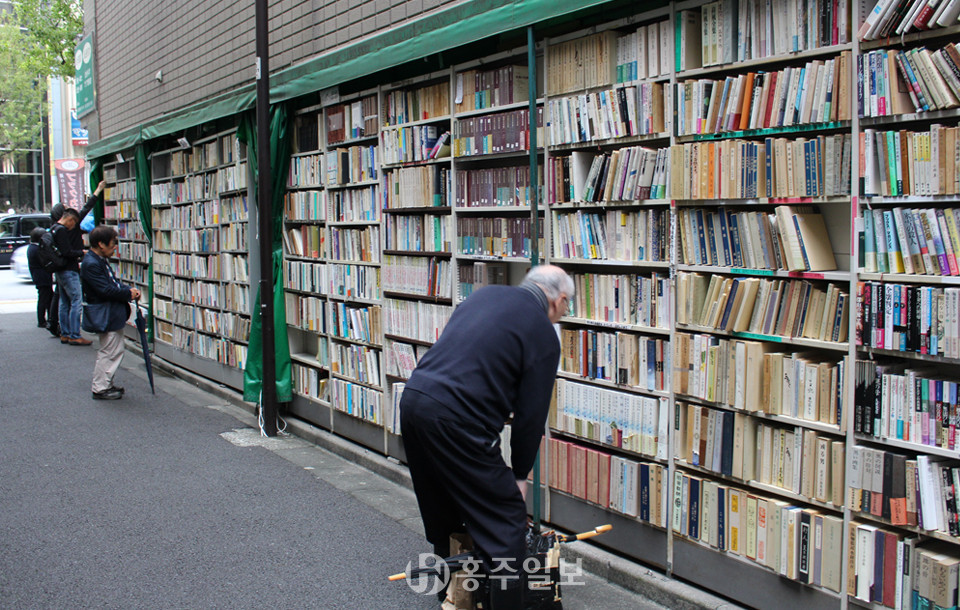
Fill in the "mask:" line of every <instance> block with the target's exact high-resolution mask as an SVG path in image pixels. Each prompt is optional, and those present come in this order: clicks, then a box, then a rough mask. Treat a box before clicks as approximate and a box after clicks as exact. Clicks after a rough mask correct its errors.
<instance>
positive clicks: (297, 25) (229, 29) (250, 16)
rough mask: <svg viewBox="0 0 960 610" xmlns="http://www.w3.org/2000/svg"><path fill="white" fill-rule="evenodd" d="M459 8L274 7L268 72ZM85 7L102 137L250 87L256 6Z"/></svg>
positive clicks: (107, 0)
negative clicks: (437, 12)
mask: <svg viewBox="0 0 960 610" xmlns="http://www.w3.org/2000/svg"><path fill="white" fill-rule="evenodd" d="M460 1H464V0H271V1H270V9H269V12H270V68H271V72H275V71H277V70H279V69H282V68H285V67H287V66H290V65H292V64H294V63H298V62H301V61H303V60H305V59H309V58H311V57H314V56H316V55H319V54H320V53H323V52H324V51H327V50H330V49H334V48H336V47H339V46H342V45H344V44H347V43H349V42H351V41H352V40H355V39H357V38H360V37H362V36H366V35H369V34H373V33H375V32H377V31H380V30H384V29H387V28H390V27H392V26H395V25H397V24H400V23H403V22H405V21H408V20H410V19H415V18H417V17H418V16H420V15H422V14H423V13H425V12H428V11H432V10H435V9H437V8H439V7H441V6H448V5H450V4H454V3H456V2H460ZM85 8H86V15H85V17H86V22H87V28H88V29H87V31H90V28H95V29H96V43H97V63H98V66H97V67H98V74H97V77H98V78H97V79H98V91H97V94H98V106H99V118H100V131H101V134H102V136H103V137H106V136H110V135H112V134H114V133H117V132H119V131H122V130H124V129H126V128H129V127H131V126H133V125H137V124H140V123H141V122H143V121H145V120H148V119H151V118H154V117H157V116H160V115H162V114H164V113H168V112H171V111H173V110H176V109H178V108H182V107H184V106H187V105H190V104H193V103H196V102H199V101H202V100H204V99H207V98H209V97H211V96H214V95H217V94H220V93H224V92H228V91H231V90H233V89H236V88H237V87H238V86H241V85H244V84H247V83H252V82H253V78H254V67H253V66H254V60H255V56H256V49H255V39H254V2H253V0H243V1H240V2H237V1H233V0H95V1H94V0H86V2H85ZM91 15H93V18H91ZM158 70H162V71H163V81H162V82H157V81H156V79H155V78H154V76H155V75H156V73H157V71H158Z"/></svg>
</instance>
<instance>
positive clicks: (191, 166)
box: [170, 136, 237, 176]
mask: <svg viewBox="0 0 960 610" xmlns="http://www.w3.org/2000/svg"><path fill="white" fill-rule="evenodd" d="M228 138H229V136H228ZM233 142H234V143H236V142H237V141H236V139H235V136H234V139H233ZM220 148H221V144H220V140H212V141H210V142H205V143H203V144H196V145H194V146H193V147H192V148H188V149H186V150H175V151H173V152H172V153H170V170H171V173H172V174H173V175H174V176H181V175H183V174H187V173H191V172H201V171H204V170H208V169H213V168H215V167H217V166H218V165H220V164H221V161H220V152H221V151H220ZM227 148H228V150H231V147H229V146H228V147H227ZM225 152H226V151H225ZM224 163H226V161H224Z"/></svg>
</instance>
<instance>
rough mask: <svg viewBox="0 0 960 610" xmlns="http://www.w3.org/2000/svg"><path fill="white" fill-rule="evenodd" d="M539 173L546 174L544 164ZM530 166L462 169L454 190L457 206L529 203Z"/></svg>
mask: <svg viewBox="0 0 960 610" xmlns="http://www.w3.org/2000/svg"><path fill="white" fill-rule="evenodd" d="M537 175H539V176H542V175H543V167H542V166H540V167H539V168H538V172H537ZM530 196H531V189H530V166H529V165H517V166H513V167H498V168H491V169H470V170H463V171H461V172H459V175H458V176H457V187H456V192H455V193H454V200H453V201H454V205H455V206H456V207H458V208H471V207H491V206H496V207H503V206H513V207H518V206H529V205H530Z"/></svg>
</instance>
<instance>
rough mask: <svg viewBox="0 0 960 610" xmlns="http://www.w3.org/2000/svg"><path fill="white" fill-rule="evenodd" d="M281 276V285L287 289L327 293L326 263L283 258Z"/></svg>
mask: <svg viewBox="0 0 960 610" xmlns="http://www.w3.org/2000/svg"><path fill="white" fill-rule="evenodd" d="M285 247H286V246H285ZM288 252H289V251H288ZM283 278H284V283H283V286H284V288H287V289H289V290H297V291H302V292H313V293H315V294H320V295H326V294H327V266H326V265H323V264H319V263H305V262H300V261H291V260H284V261H283Z"/></svg>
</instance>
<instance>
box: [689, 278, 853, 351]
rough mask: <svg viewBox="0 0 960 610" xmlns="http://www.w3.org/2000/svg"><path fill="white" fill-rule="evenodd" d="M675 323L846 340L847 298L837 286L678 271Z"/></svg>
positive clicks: (725, 329) (777, 334)
mask: <svg viewBox="0 0 960 610" xmlns="http://www.w3.org/2000/svg"><path fill="white" fill-rule="evenodd" d="M677 302H678V303H683V304H684V307H683V308H678V310H677V323H678V324H684V325H691V326H703V327H707V328H713V329H717V330H722V331H733V332H749V333H760V334H764V335H776V336H780V337H795V338H807V339H813V340H817V341H829V342H834V343H844V342H845V341H846V340H847V334H848V333H847V331H848V322H847V312H848V311H849V306H850V304H849V296H848V295H847V294H846V292H845V291H844V290H843V289H842V288H840V285H838V284H826V285H825V286H824V285H818V284H814V283H813V282H810V281H807V280H771V279H765V278H742V277H722V276H718V275H714V276H711V277H710V278H709V279H708V278H707V277H706V276H704V275H700V274H696V273H693V274H691V273H683V272H682V273H680V274H678V280H677Z"/></svg>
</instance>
